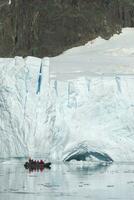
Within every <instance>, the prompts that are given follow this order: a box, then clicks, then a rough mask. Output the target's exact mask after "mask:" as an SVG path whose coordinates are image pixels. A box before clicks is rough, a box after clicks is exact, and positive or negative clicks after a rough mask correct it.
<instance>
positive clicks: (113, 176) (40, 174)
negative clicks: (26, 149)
mask: <svg viewBox="0 0 134 200" xmlns="http://www.w3.org/2000/svg"><path fill="white" fill-rule="evenodd" d="M0 165H1V168H0V199H2V200H10V199H14V200H18V199H19V200H36V199H38V200H43V199H45V200H53V199H54V200H63V199H65V200H66V199H69V200H75V199H77V200H81V199H82V200H84V199H96V200H106V199H120V200H121V199H129V200H131V199H133V196H134V190H133V188H134V170H133V169H134V167H133V165H120V164H118V165H117V164H112V165H108V166H107V165H106V166H105V165H102V164H97V165H86V164H84V165H83V164H80V163H79V164H78V163H75V164H72V163H68V164H63V163H62V164H52V168H51V170H49V169H44V170H43V171H40V170H33V171H29V170H26V169H25V168H24V161H23V160H13V161H8V160H6V161H4V162H0ZM126 171H129V173H126Z"/></svg>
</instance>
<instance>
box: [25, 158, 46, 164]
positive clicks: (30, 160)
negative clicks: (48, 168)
mask: <svg viewBox="0 0 134 200" xmlns="http://www.w3.org/2000/svg"><path fill="white" fill-rule="evenodd" d="M29 164H30V165H43V164H44V161H43V160H40V161H39V160H33V159H31V158H29Z"/></svg>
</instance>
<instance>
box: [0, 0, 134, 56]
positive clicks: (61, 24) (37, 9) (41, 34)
mask: <svg viewBox="0 0 134 200" xmlns="http://www.w3.org/2000/svg"><path fill="white" fill-rule="evenodd" d="M126 26H129V27H132V26H134V0H110V1H109V0H99V1H98V0H45V1H44V0H38V1H37V0H12V1H8V0H0V57H12V56H15V55H21V56H26V55H32V56H38V57H44V56H55V55H58V54H60V53H62V52H63V51H64V50H66V49H68V48H71V47H73V46H78V45H82V44H84V43H86V42H87V41H89V40H92V39H94V38H96V37H97V36H98V35H100V36H101V37H103V38H106V39H108V38H110V37H111V36H112V35H113V34H114V33H118V32H120V31H121V28H122V27H126Z"/></svg>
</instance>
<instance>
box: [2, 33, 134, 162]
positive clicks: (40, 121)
mask: <svg viewBox="0 0 134 200" xmlns="http://www.w3.org/2000/svg"><path fill="white" fill-rule="evenodd" d="M131 33H132V30H130V32H129V31H128V29H127V34H128V35H129V36H130V35H131ZM123 34H124V33H122V34H121V35H119V36H118V37H119V38H120V37H121V38H123V40H124V37H125V36H123ZM127 34H126V32H125V35H126V36H127ZM114 37H115V36H114ZM130 39H131V40H132V38H131V37H130ZM116 40H121V39H117V38H116ZM97 41H99V40H97ZM107 42H108V41H107ZM109 42H110V45H111V46H112V44H111V40H110V41H109ZM126 43H127V45H128V44H129V42H126ZM94 44H95V45H96V43H94ZM97 44H98V45H100V43H97ZM98 45H97V52H98V51H99V50H98V49H100V46H99V47H98ZM118 45H119V44H118ZM118 45H117V46H118ZM124 45H125V42H124ZM124 45H123V42H122V48H124ZM102 46H103V45H102ZM113 47H114V45H113ZM78 48H80V47H78ZM82 49H83V47H82ZM113 49H114V48H113ZM128 49H129V50H130V46H129V45H128ZM116 50H117V49H115V51H116ZM71 51H72V54H69V56H70V58H69V57H68V59H72V61H71V62H72V64H74V63H75V60H76V55H75V56H73V55H74V54H73V53H75V52H76V48H75V49H74V51H73V50H71ZM79 51H80V52H81V54H80V55H82V50H80V49H79ZM94 51H95V47H93V52H94ZM112 52H114V50H112ZM120 52H122V51H120ZM124 52H126V51H124ZM131 52H132V46H131ZM90 53H91V52H90ZM90 53H89V54H88V53H87V54H86V55H85V59H86V60H87V57H86V56H87V55H90ZM132 55H133V53H132V54H129V57H128V51H127V53H125V55H124V57H125V56H126V58H127V62H128V68H127V66H126V68H127V69H126V71H125V70H124V68H125V66H124V67H121V68H120V70H119V69H116V63H115V62H114V61H113V68H114V70H115V71H114V73H112V60H111V62H110V61H109V62H110V66H108V67H110V73H107V70H105V69H106V66H105V62H104V68H101V69H102V71H103V72H104V73H100V74H97V73H93V74H92V73H87V71H86V70H85V73H84V65H82V66H83V68H82V66H81V63H79V66H78V68H79V69H83V75H82V76H75V74H74V77H72V79H68V78H67V77H66V74H64V72H65V71H66V69H67V68H65V71H64V69H62V66H63V68H64V67H65V65H64V64H66V62H65V63H64V62H63V61H64V59H63V57H64V56H65V61H67V57H66V53H65V54H63V55H61V56H59V57H57V58H52V59H50V62H51V64H52V67H50V70H49V58H43V59H39V58H34V57H27V58H25V59H23V58H21V57H15V58H8V59H2V58H1V59H0V74H1V78H0V157H22V156H29V155H30V156H38V157H39V156H44V157H45V156H46V155H48V156H49V158H50V159H52V160H60V161H61V160H70V159H71V158H76V157H77V159H78V158H79V157H80V156H81V157H84V156H87V157H88V155H90V156H89V158H88V159H90V160H92V159H93V158H94V155H95V157H96V156H97V157H101V158H102V157H103V156H104V157H106V159H108V158H111V159H113V160H114V161H134V75H133V66H132V68H131V67H130V66H131V65H132V57H133V56H132ZM94 56H95V55H94ZM97 56H98V53H96V59H97V58H98V57H97ZM61 57H62V58H61ZM124 57H122V58H123V59H124V60H125V58H124ZM74 58H75V59H74ZM81 58H82V59H83V61H84V57H83V56H82V57H81ZM106 58H107V57H106ZM56 59H57V60H56ZM60 59H62V62H60V61H61V60H60ZM102 59H104V57H102ZM54 60H55V63H56V66H58V63H59V68H60V69H62V70H61V74H60V76H63V77H62V80H61V79H60V77H59V71H57V72H55V78H53V79H52V76H53V75H54V73H53V65H54ZM58 61H59V62H58ZM104 61H105V59H104ZM120 61H121V59H119V62H120ZM71 62H70V63H71ZM101 62H102V60H101ZM127 62H126V64H127ZM85 63H86V62H85ZM68 64H69V63H68ZM68 66H69V65H68ZM72 66H74V65H72ZM95 66H97V65H94V67H95ZM101 67H102V65H101ZM73 69H74V68H72V71H73ZM86 69H87V66H86ZM91 69H92V65H91V66H90V65H89V71H90V72H91ZM97 69H98V66H97V67H96V69H94V72H97ZM89 71H88V72H89ZM69 73H70V74H71V67H70V69H69ZM50 74H51V76H50ZM50 78H51V79H50Z"/></svg>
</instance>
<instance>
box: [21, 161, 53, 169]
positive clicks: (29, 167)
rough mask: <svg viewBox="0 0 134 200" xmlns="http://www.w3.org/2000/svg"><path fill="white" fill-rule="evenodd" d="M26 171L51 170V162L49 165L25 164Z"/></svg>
mask: <svg viewBox="0 0 134 200" xmlns="http://www.w3.org/2000/svg"><path fill="white" fill-rule="evenodd" d="M24 167H25V169H29V170H31V171H32V170H43V169H44V168H47V169H51V162H47V163H29V162H26V163H25V164H24Z"/></svg>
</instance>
